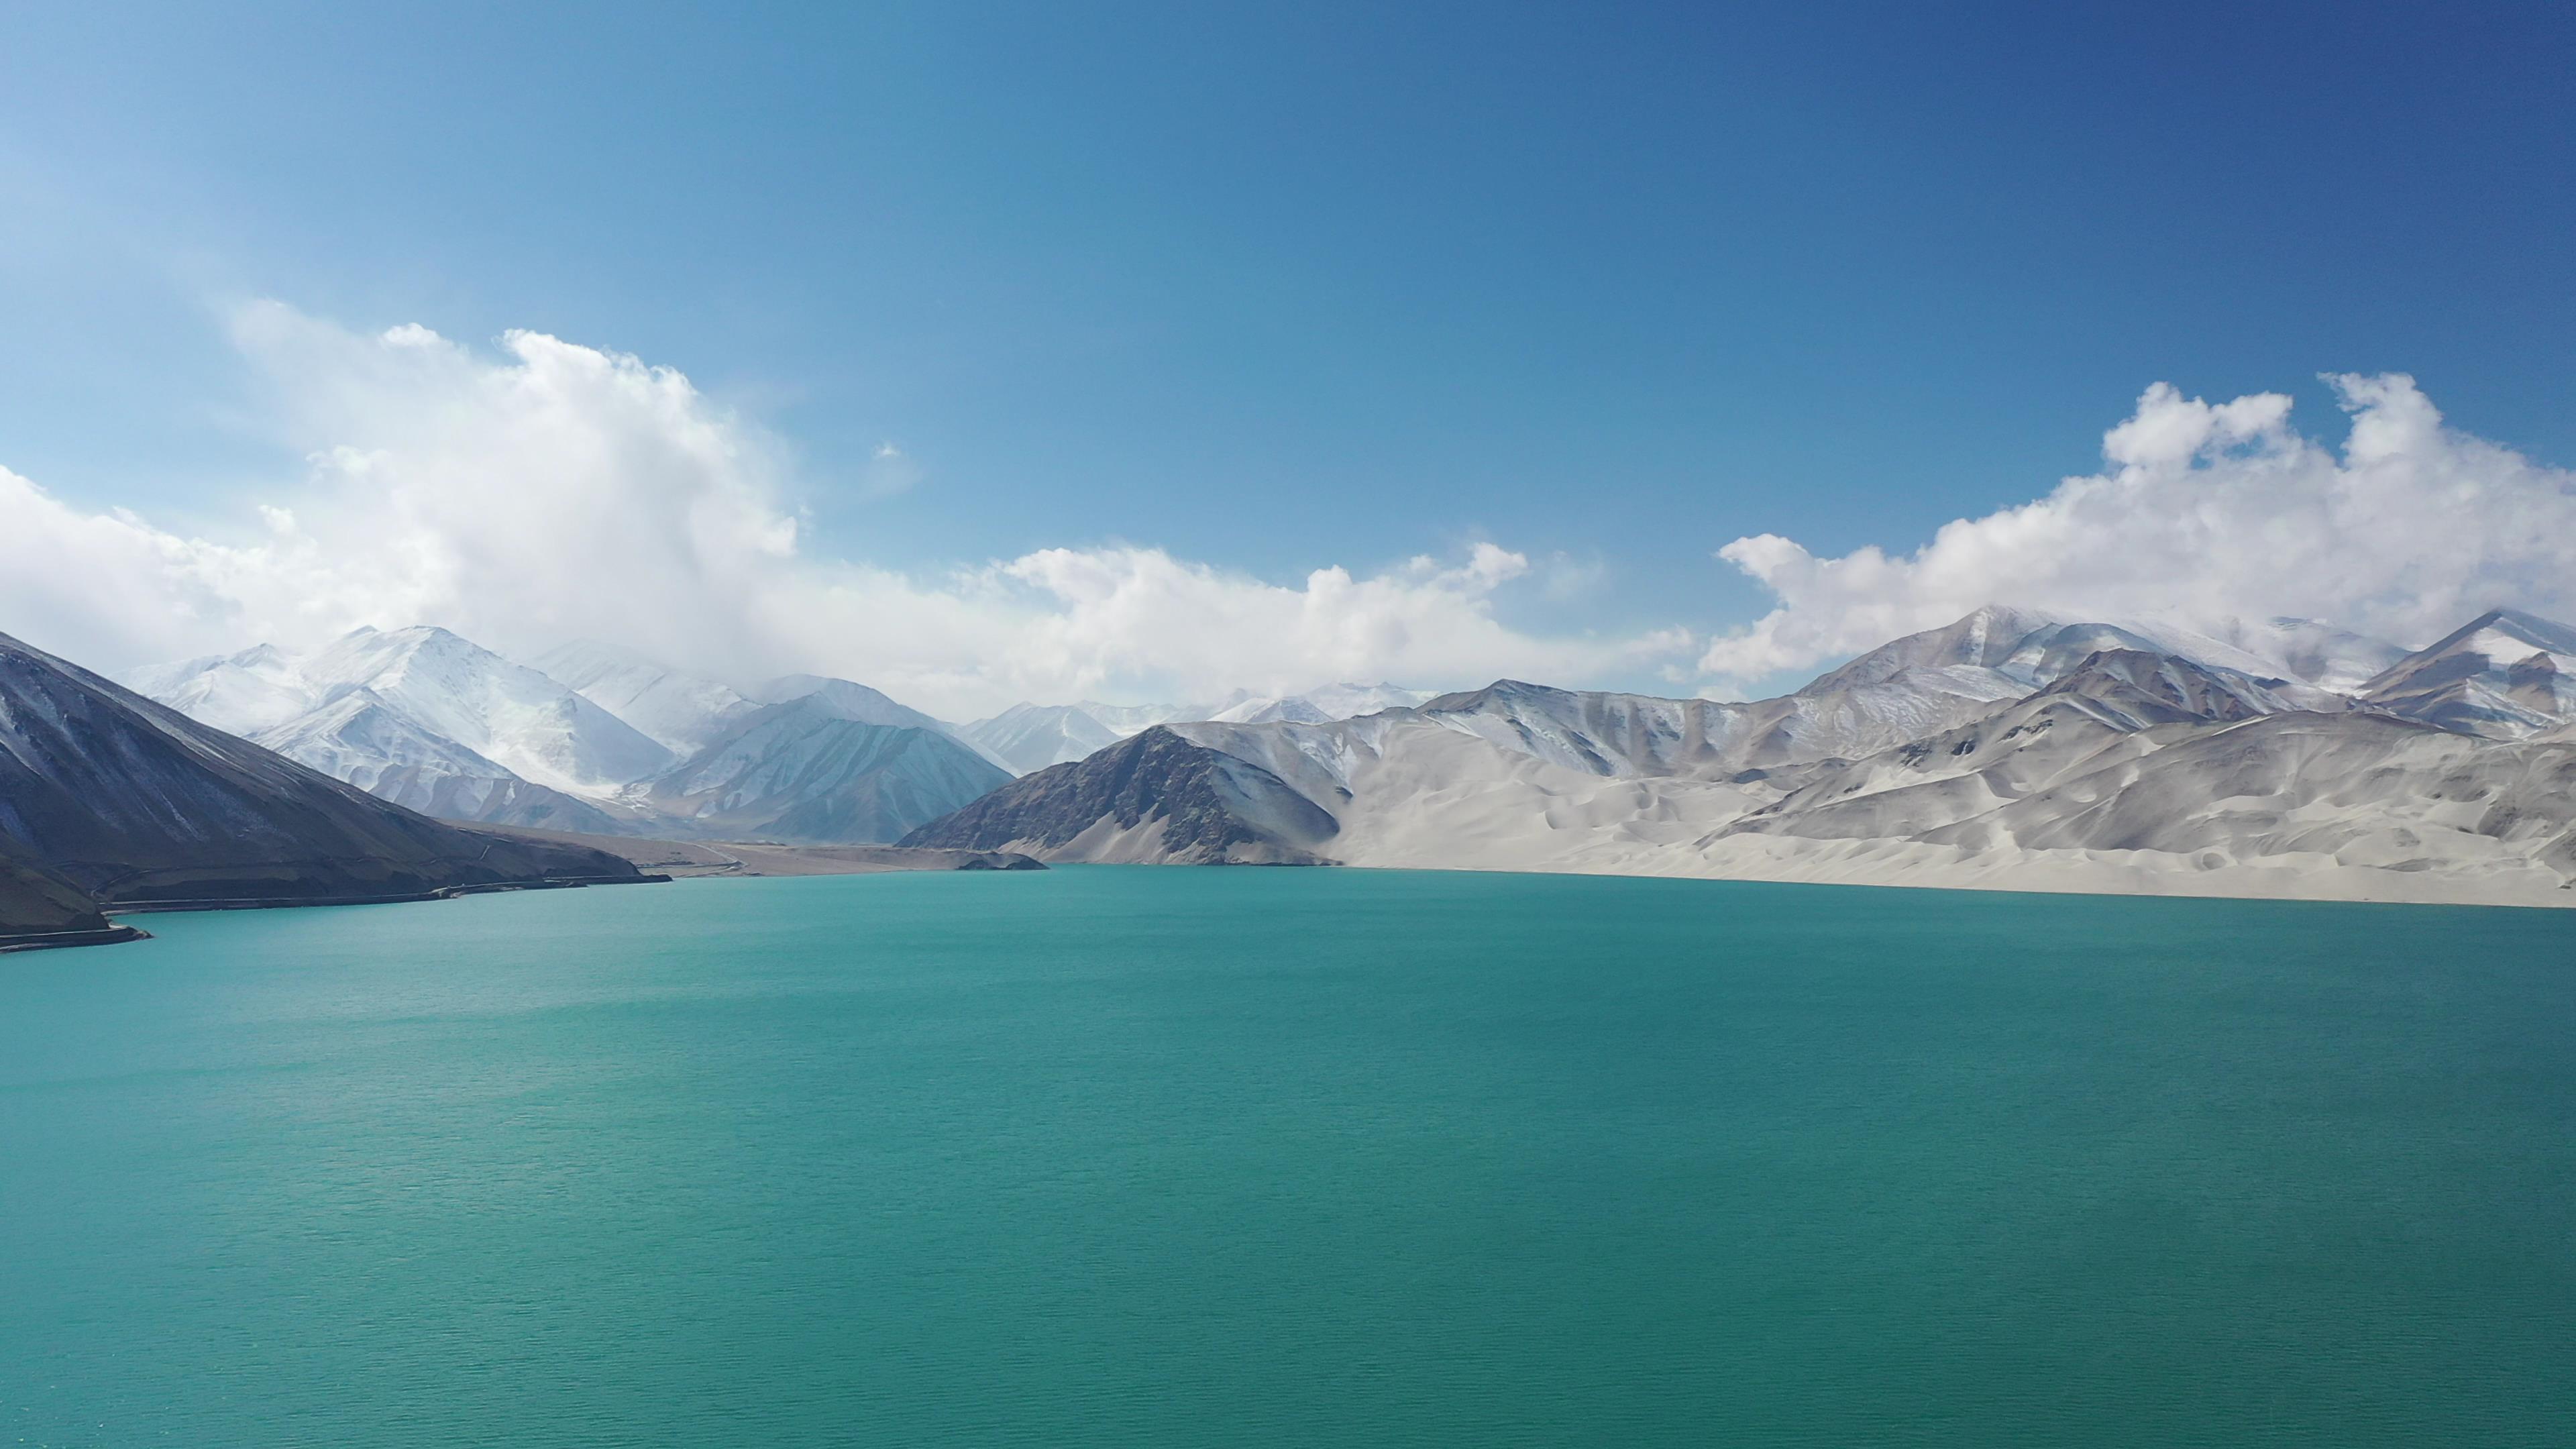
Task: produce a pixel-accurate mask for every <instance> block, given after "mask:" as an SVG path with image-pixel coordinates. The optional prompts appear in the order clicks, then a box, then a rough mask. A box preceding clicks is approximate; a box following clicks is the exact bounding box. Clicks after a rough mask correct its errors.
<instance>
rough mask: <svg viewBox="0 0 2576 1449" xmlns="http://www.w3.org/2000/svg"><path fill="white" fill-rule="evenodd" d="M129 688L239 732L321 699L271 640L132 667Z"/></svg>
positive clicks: (275, 721)
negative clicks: (198, 656)
mask: <svg viewBox="0 0 2576 1449" xmlns="http://www.w3.org/2000/svg"><path fill="white" fill-rule="evenodd" d="M124 684H125V686H126V687H127V688H129V689H131V690H133V691H134V692H135V693H137V694H140V695H142V696H144V697H145V698H147V699H151V700H156V701H158V702H160V703H162V704H165V705H168V706H169V707H170V708H172V709H175V710H177V711H179V712H180V713H181V714H184V715H187V716H188V717H189V718H191V719H195V720H198V721H201V722H203V723H205V724H210V725H213V726H214V727H215V728H217V729H219V730H225V731H228V732H230V733H232V734H237V735H253V734H257V733H258V732H259V731H261V730H264V729H267V728H268V727H270V726H271V725H277V724H283V723H285V722H286V721H288V720H290V719H293V718H294V717H295V716H297V715H299V714H302V713H303V712H304V711H306V710H308V709H311V708H312V707H313V706H315V705H316V704H319V703H321V701H322V691H321V690H319V689H317V688H315V687H314V685H313V682H312V681H311V680H309V679H306V678H305V677H304V672H303V671H302V670H301V669H299V668H298V667H297V666H296V662H295V658H294V656H292V655H290V654H288V653H287V652H286V651H285V650H282V649H280V648H278V647H277V646H276V645H274V644H256V645H253V646H251V647H250V648H248V649H245V650H243V651H241V652H240V653H239V654H216V655H208V656H207V657H205V658H202V659H187V660H182V661H180V662H178V663H176V664H156V665H153V666H152V667H150V668H148V669H139V670H136V671H135V672H134V673H132V674H131V675H129V676H127V677H126V679H125V680H124Z"/></svg>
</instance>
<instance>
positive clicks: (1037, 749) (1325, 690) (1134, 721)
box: [957, 684, 1431, 775]
mask: <svg viewBox="0 0 2576 1449" xmlns="http://www.w3.org/2000/svg"><path fill="white" fill-rule="evenodd" d="M1430 698H1431V691H1429V690H1421V689H1405V688H1402V687H1400V686H1397V685H1392V684H1329V685H1325V686H1323V687H1322V688H1319V689H1310V690H1307V691H1305V692H1304V693H1302V694H1270V695H1256V694H1252V693H1250V692H1248V691H1245V690H1240V689H1238V690H1235V691H1234V692H1233V693H1231V694H1229V695H1227V696H1226V697H1225V698H1224V699H1222V700H1219V701H1218V702H1216V703H1214V704H1205V705H1196V704H1131V705H1115V704H1101V703H1099V702H1097V701H1094V700H1084V701H1083V702H1081V703H1080V704H1015V705H1013V706H1011V707H1010V708H1009V709H1006V710H1004V711H1002V712H1001V713H1000V714H997V715H995V716H993V717H992V718H990V719H981V720H977V721H975V722H974V723H972V724H969V725H966V726H964V727H962V728H960V729H959V730H958V731H957V734H958V736H959V737H960V738H962V739H965V740H966V741H968V742H969V743H972V744H974V745H977V746H978V747H980V748H982V749H983V750H984V752H985V753H986V754H987V755H990V756H991V757H992V758H994V759H996V760H999V761H1000V762H1001V763H1002V764H1004V765H1007V766H1009V767H1010V768H1011V769H1012V770H1013V771H1015V772H1017V773H1019V774H1023V775H1025V774H1027V773H1029V772H1030V771H1032V770H1043V769H1045V768H1046V767H1047V766H1049V765H1059V764H1063V763H1066V762H1067V761H1071V760H1079V759H1081V758H1083V757H1084V756H1086V755H1089V754H1091V753H1093V752H1095V751H1097V750H1100V749H1103V748H1106V747H1107V746H1109V745H1113V744H1116V743H1117V742H1118V741H1120V740H1122V739H1125V738H1127V737H1129V736H1131V735H1134V734H1136V733H1138V732H1140V731H1143V730H1148V729H1151V728H1153V727H1154V726H1156V725H1160V724H1181V723H1187V722H1191V721H1198V720H1214V721H1218V722H1220V723H1224V724H1262V723H1267V722H1269V721H1273V720H1289V721H1295V722H1298V723H1303V724H1323V723H1326V722H1328V721H1331V720H1337V719H1350V718H1352V717H1353V716H1356V715H1363V714H1373V713H1375V712H1377V711H1379V710H1382V709H1396V708H1402V707H1404V706H1408V705H1416V704H1420V703H1422V702H1424V701H1425V700H1428V699H1430Z"/></svg>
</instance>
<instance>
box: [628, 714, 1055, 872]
mask: <svg viewBox="0 0 2576 1449" xmlns="http://www.w3.org/2000/svg"><path fill="white" fill-rule="evenodd" d="M845 703H846V699H835V698H834V697H833V696H832V695H830V694H828V693H826V692H822V691H817V692H815V693H812V694H807V695H803V696H799V697H797V698H793V699H790V700H788V701H787V702H785V703H783V704H774V705H768V706H765V707H763V708H761V709H759V710H758V711H756V712H755V713H753V714H750V715H747V716H745V717H743V718H741V719H738V720H736V721H735V722H734V723H733V725H732V726H731V727H730V728H728V729H727V730H726V731H725V732H724V733H723V734H722V735H719V736H718V737H717V738H716V739H715V740H713V741H712V742H710V743H709V744H708V746H707V747H706V748H705V749H704V750H701V751H700V752H698V753H697V754H696V755H694V756H691V757H690V758H689V759H688V760H686V761H683V762H682V763H680V764H679V765H677V766H674V767H673V768H672V769H670V770H669V771H667V772H665V773H664V774H662V775H661V776H659V777H657V778H656V779H655V780H654V781H653V782H652V784H651V786H650V789H649V797H648V798H649V803H650V805H651V807H652V809H653V810H654V811H655V813H656V814H657V815H659V816H661V817H663V818H664V819H666V820H670V821H675V822H680V823H683V824H685V826H686V827H687V829H688V830H689V831H690V832H692V833H694V834H697V835H700V836H714V837H729V838H749V839H761V840H783V841H788V842H791V843H815V844H883V843H889V842H892V841H894V840H897V839H900V838H901V837H902V836H903V835H904V834H905V833H906V832H908V831H910V830H912V829H914V828H915V827H917V826H920V825H922V824H925V823H927V822H929V821H931V820H935V819H937V818H939V817H940V816H942V815H946V814H948V813H950V812H951V811H954V810H956V809H958V808H959V807H961V806H963V805H966V804H968V803H969V802H971V801H973V800H975V799H977V798H978V797H980V796H982V795H984V794H985V793H987V792H988V791H991V790H993V789H995V788H997V787H999V786H1001V785H1005V784H1008V783H1009V782H1010V779H1011V776H1010V773H1009V772H1008V771H1006V770H1004V769H1002V768H1001V767H1000V766H998V765H995V764H993V763H992V762H991V761H989V760H986V759H984V758H983V757H982V756H980V755H978V754H976V753H975V752H974V751H973V750H971V749H969V748H968V747H967V746H966V745H964V744H962V743H960V742H959V741H957V740H954V739H951V738H950V737H949V736H948V734H947V733H946V732H945V731H943V730H938V729H925V728H922V727H919V726H913V725H891V724H877V723H870V722H867V721H863V720H854V719H851V718H848V717H847V716H846V715H844V714H842V713H841V712H840V711H841V708H842V707H843V705H844V704H845Z"/></svg>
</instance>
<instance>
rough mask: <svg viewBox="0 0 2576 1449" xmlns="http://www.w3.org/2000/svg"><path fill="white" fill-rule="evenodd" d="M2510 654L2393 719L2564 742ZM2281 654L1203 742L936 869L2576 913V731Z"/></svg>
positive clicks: (1209, 735)
mask: <svg viewBox="0 0 2576 1449" xmlns="http://www.w3.org/2000/svg"><path fill="white" fill-rule="evenodd" d="M2507 623H2508V624H2509V625H2510V626H2511V627H2510V628H2508V629H2506V630H2505V631H2504V632H2503V633H2502V634H2501V635H2499V634H2497V633H2496V631H2495V629H2494V627H2493V624H2494V621H2492V620H2489V621H2481V625H2480V626H2476V627H2473V628H2471V629H2469V630H2464V631H2463V632H2462V634H2460V635H2457V636H2454V638H2453V640H2450V641H2446V645H2445V646H2437V647H2436V648H2435V649H2434V650H2430V651H2426V654H2425V655H2424V656H2410V658H2411V659H2414V660H2415V661H2416V663H2417V664H2418V665H2419V666H2420V667H2419V668H2417V669H2415V670H2412V671H2408V670H2403V669H2401V670H2398V671H2391V672H2390V673H2389V675H2388V677H2387V678H2386V679H2384V680H2383V681H2381V683H2380V685H2379V686H2378V687H2379V688H2381V689H2382V690H2384V691H2386V692H2387V694H2388V696H2389V697H2390V698H2391V699H2392V700H2395V699H2397V698H2399V697H2400V696H2405V697H2409V698H2412V697H2416V696H2417V695H2421V696H2423V697H2427V698H2448V697H2450V695H2457V694H2460V693H2462V692H2463V689H2462V688H2461V687H2459V686H2460V682H2461V681H2462V680H2475V681H2477V682H2478V687H2479V688H2481V689H2485V690H2488V691H2490V692H2492V693H2497V694H2501V695H2504V696H2506V697H2508V698H2510V699H2515V700H2519V701H2521V703H2520V704H2519V705H2518V706H2517V707H2519V708H2524V709H2526V710H2531V709H2536V708H2537V706H2538V704H2539V703H2541V702H2543V696H2542V694H2541V686H2543V685H2548V686H2550V687H2552V688H2554V687H2555V685H2554V682H2555V681H2556V680H2558V679H2560V678H2562V677H2564V676H2563V675H2562V674H2561V673H2560V672H2559V669H2558V664H2557V662H2556V658H2557V656H2556V653H2555V651H2553V650H2547V649H2541V650H2538V651H2537V652H2539V653H2542V654H2547V655H2549V656H2550V658H2549V659H2548V660H2547V661H2546V667H2544V661H2542V660H2538V659H2534V658H2532V657H2531V653H2532V652H2533V650H2532V646H2534V645H2535V644H2548V643H2550V642H2551V640H2550V637H2549V636H2548V635H2547V634H2546V631H2545V628H2544V627H2543V626H2541V625H2539V624H2537V623H2536V622H2535V621H2530V620H2528V619H2521V620H2508V621H2507ZM2482 630H2484V631H2485V632H2483V633H2482V632H2481V631H2482ZM2267 638H2268V640H2269V644H2278V643H2280V642H2282V640H2283V639H2284V638H2286V639H2287V641H2288V642H2289V643H2291V644H2293V645H2298V644H2302V643H2305V644H2307V645H2312V646H2314V647H2313V648H2312V649H2310V651H2309V657H2308V658H2307V659H2306V660H2305V662H2304V665H2303V667H2305V668H2306V669H2307V670H2308V671H2309V672H2308V673H2304V674H2303V673H2301V672H2300V670H2298V669H2292V668H2289V667H2287V661H2285V660H2282V659H2280V658H2278V657H2267V656H2266V655H2264V654H2261V653H2257V652H2255V651H2254V650H2253V649H2250V648H2248V647H2246V645H2245V644H2243V643H2241V642H2240V643H2230V642H2226V641H2220V640H2215V639H2210V638H2207V637H2205V636H2199V635H2192V634H2188V633H2185V632H2183V631H2179V630H2172V629H2166V628H2161V627H2157V626H2154V625H2145V626H2133V625H2114V624H2100V623H2066V622H2061V621H2056V620H2050V619H2046V618H2044V617H2041V616H2038V615H2034V614H2029V613H2026V612H2022V611H2015V610H2009V609H1986V610H1979V611H1978V612H1977V613H1976V614H1974V615H1971V616H1969V617H1968V618H1965V619H1962V620H1959V621H1957V622H1956V623H1954V624H1952V625H1949V626H1945V627H1944V628H1942V629H1938V630H1930V631H1926V632H1925V633H1923V634H1919V635H1913V636H1908V637H1907V638H1905V639H1900V640H1896V641H1892V642H1891V643H1890V644H1889V645H1887V646H1884V647H1882V648H1881V649H1878V650H1873V651H1871V652H1870V653H1869V654H1865V655H1863V656H1861V657H1860V658H1858V659H1855V660H1853V661H1852V662H1851V663H1850V664H1847V665H1845V666H1843V667H1842V668H1840V669H1837V670H1834V671H1832V672H1830V673H1828V674H1826V675H1824V676H1822V677H1820V678H1819V679H1818V680H1816V681H1815V682H1814V683H1812V684H1810V685H1808V686H1807V687H1805V688H1803V689H1801V690H1798V691H1797V692H1795V693H1794V694H1791V695H1786V696H1782V697H1780V698H1777V699H1770V700H1756V701H1751V702H1745V703H1735V702H1721V701H1711V700H1673V699H1656V698H1652V697H1649V696H1642V695H1622V694H1606V693H1596V692H1586V691H1575V690H1561V689H1551V688H1547V687H1544V686H1540V685H1533V684H1526V683H1519V682H1515V681H1500V682H1497V683H1495V684H1493V685H1490V686H1488V687H1486V688H1485V689H1481V690H1474V691H1468V692H1464V693H1459V694H1453V695H1444V696H1441V697H1439V698H1437V699H1433V700H1429V701H1426V702H1424V703H1423V704H1420V705H1418V706H1414V707H1410V708H1396V709H1390V710H1385V711H1382V712H1378V713H1374V714H1370V715H1366V716H1363V717H1360V718H1353V719H1344V720H1339V721H1332V722H1326V723H1314V722H1305V721H1293V720H1273V721H1268V722H1258V723H1230V722H1221V721H1218V722H1196V723H1191V722H1183V723H1175V724H1171V725H1168V726H1163V727H1160V728H1158V729H1156V730H1154V731H1151V732H1150V734H1149V736H1139V737H1137V738H1136V739H1131V740H1128V741H1125V742H1122V743H1120V744H1118V745H1115V746H1112V747H1109V748H1105V749H1103V750H1101V751H1099V752H1098V753H1097V754H1095V755H1094V756H1092V757H1091V758H1089V759H1086V760H1084V761H1081V762H1080V763H1079V764H1067V765H1059V766H1057V767H1055V768H1052V769H1049V770H1045V771H1042V772H1040V773H1038V774H1034V775H1031V776H1029V777H1027V778H1024V779H1022V780H1019V781H1017V782H1015V783H1014V784H1012V785H1010V786H1007V787H1005V788H1003V789H1001V790H997V791H995V792H994V793H993V794H992V795H989V796H987V797H985V798H984V799H982V800H979V801H977V802H976V803H975V804H974V805H972V806H970V807H968V808H967V809H965V810H963V811H960V812H958V813H957V814H956V815H953V816H950V817H948V818H946V819H943V820H940V821H936V822H933V823H932V824H930V825H928V826H926V827H924V828H923V829H921V830H918V831H916V832H914V834H913V835H912V836H911V837H909V843H913V844H922V845H932V844H936V845H941V846H946V847H949V848H959V849H994V848H1010V849H1016V850H1022V851H1025V852H1027V853H1029V854H1032V855H1035V856H1038V857H1039V858H1041V859H1052V860H1119V861H1173V862H1213V861H1237V860H1249V859H1269V860H1317V861H1338V862H1346V863H1350V864H1355V865H1375V866H1397V867H1402V866H1412V867H1429V868H1442V867H1446V868H1467V869H1504V870H1569V871H1606V872H1622V873H1636V874H1675V875H1709V876H1737V877H1749V878H1759V879H1790V880H1799V879H1803V880H1842V881H1855V882H1866V883H1878V884H1922V885H1991V886H1998V887H2004V888H2016V889H2071V890H2103V891H2172V892H2180V893H2198V894H2241V895H2308V896H2331V897H2354V898H2363V899H2400V900H2456V901H2498V902H2517V903H2526V904H2576V894H2570V892H2576V727H2570V726H2564V725H2562V726H2556V727H2554V728H2553V729H2552V730H2551V731H2550V732H2548V733H2547V734H2546V735H2545V736H2543V737H2538V738H2535V739H2533V740H2531V741H2529V742H2525V743H2506V742H2500V741H2497V740H2493V739H2485V738H2479V737H2476V736H2475V735H2472V734H2467V733H2461V732H2458V731H2456V730H2444V729H2436V728H2434V727H2432V725H2430V724H2423V723H2414V722H2410V721H2406V720H2400V719H2396V718H2393V717H2391V715H2389V714H2387V713H2383V712H2373V711H2368V710H2356V709H2354V708H2352V707H2351V702H2350V700H2349V699H2348V698H2347V697H2346V696H2345V695H2343V694H2341V693H2339V692H2336V691H2334V690H2331V689H2328V688H2326V687H2324V686H2323V685H2321V684H2319V683H2318V682H2317V678H2340V677H2343V676H2344V675H2345V674H2348V673H2349V670H2350V667H2351V665H2352V664H2353V662H2354V661H2355V660H2356V659H2366V658H2367V657H2368V656H2369V653H2370V650H2369V649H2368V647H2367V641H2364V642H2363V643H2362V644H2359V645H2357V644H2355V643H2354V642H2353V641H2354V640H2356V639H2358V638H2359V636H2350V635H2340V632H2339V631H2327V632H2323V633H2321V632H2320V631H2317V630H2307V629H2301V628H2291V627H2288V626H2284V627H2283V628H2282V629H2280V630H2277V631H2273V633H2272V634H2271V635H2269V636H2267ZM2256 642H2258V643H2261V642H2266V640H2265V639H2258V640H2256ZM2269 644H2267V647H2269ZM2446 646H2448V647H2446ZM2468 656H2475V661H2476V662H2474V663H2473V664H2472V663H2463V662H2453V663H2441V662H2439V661H2442V660H2451V661H2461V660H2465V659H2467V658H2468ZM2498 660H2502V661H2504V662H2503V663H2502V664H2501V665H2500V666H2499V665H2498V664H2497V661H2498ZM2338 671H2341V673H2339V672H2338ZM2311 675H2313V676H2315V677H2310V676H2311ZM2410 689H2411V690H2414V691H2415V694H2413V695H2410V694H2409V693H2408V691H2409V690H2410ZM2446 689H2447V690H2449V691H2450V695H2446V694H2444V691H2445V690H2446ZM2515 689H2520V690H2522V691H2523V693H2522V694H2520V695H2512V694H2511V693H2510V692H2511V691H2512V690H2515ZM2557 697H2558V696H2556V695H2554V694H2552V695H2549V696H2547V698H2550V699H2554V698H2557ZM2474 698H2475V699H2476V700H2477V702H2479V703H2481V704H2482V705H2485V704H2487V703H2488V702H2487V701H2485V699H2484V697H2483V696H2475V697H2474ZM2436 713H2437V714H2438V711H2436ZM2464 722H2465V723H2470V724H2478V725H2488V724H2492V722H2493V719H2492V714H2491V713H2481V714H2478V715H2475V716H2473V717H2471V718H2470V719H2468V720H2466V721H2464Z"/></svg>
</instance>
